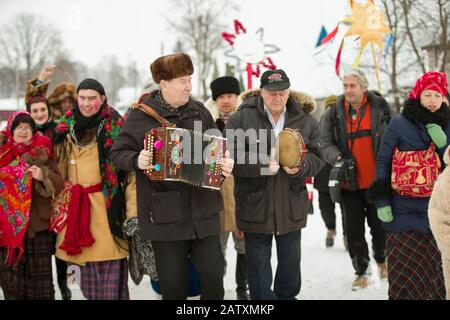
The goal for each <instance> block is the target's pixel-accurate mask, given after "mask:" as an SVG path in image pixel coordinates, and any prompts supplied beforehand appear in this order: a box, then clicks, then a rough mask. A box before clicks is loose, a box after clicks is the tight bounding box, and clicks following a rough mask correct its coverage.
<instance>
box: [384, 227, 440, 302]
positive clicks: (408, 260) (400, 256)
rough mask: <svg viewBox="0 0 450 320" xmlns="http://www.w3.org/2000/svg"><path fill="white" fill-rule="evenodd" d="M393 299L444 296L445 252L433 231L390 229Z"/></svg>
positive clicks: (390, 271)
mask: <svg viewBox="0 0 450 320" xmlns="http://www.w3.org/2000/svg"><path fill="white" fill-rule="evenodd" d="M386 250H387V264H388V281H389V292H388V294H389V299H393V300H443V299H445V283H444V274H443V271H442V260H441V253H440V251H439V249H438V247H437V245H436V241H435V239H434V237H433V235H432V234H431V233H429V234H423V233H421V232H418V231H408V232H386Z"/></svg>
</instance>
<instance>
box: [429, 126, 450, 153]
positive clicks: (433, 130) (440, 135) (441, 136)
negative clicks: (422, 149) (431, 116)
mask: <svg viewBox="0 0 450 320" xmlns="http://www.w3.org/2000/svg"><path fill="white" fill-rule="evenodd" d="M426 127H427V130H428V134H429V135H430V137H431V140H433V142H434V144H435V145H436V147H438V148H439V149H440V148H443V147H445V146H446V145H447V136H446V135H445V132H444V130H442V128H441V126H439V125H437V124H435V123H428V124H427V125H426Z"/></svg>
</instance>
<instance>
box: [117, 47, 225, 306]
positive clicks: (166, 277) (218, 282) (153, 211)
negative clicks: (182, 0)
mask: <svg viewBox="0 0 450 320" xmlns="http://www.w3.org/2000/svg"><path fill="white" fill-rule="evenodd" d="M150 68H151V72H152V76H153V80H154V81H155V82H156V83H158V84H159V85H160V90H156V91H154V92H152V93H150V95H149V96H148V97H147V98H145V100H144V104H146V105H148V106H150V107H151V108H153V110H154V111H156V113H158V114H159V115H160V116H161V117H163V118H165V119H166V120H168V121H169V122H171V123H173V124H175V125H176V126H177V127H178V128H185V129H192V130H193V129H194V122H196V125H198V124H200V125H201V129H202V131H203V132H204V131H205V130H207V129H211V128H215V124H214V121H213V119H212V117H211V115H210V113H209V112H208V110H207V109H206V108H205V107H204V105H203V104H202V103H200V102H198V101H195V100H193V99H191V98H190V93H191V91H192V85H191V78H192V77H191V76H192V74H193V72H194V68H193V65H192V61H191V58H190V57H189V56H188V55H187V54H183V53H181V54H173V55H168V56H163V57H160V58H158V59H156V60H155V61H154V62H153V63H152V65H151V67H150ZM160 126H161V124H160V123H159V122H157V121H156V120H155V119H154V118H153V117H151V116H149V115H148V114H146V113H144V112H142V111H141V110H138V109H136V110H133V111H131V112H130V113H129V114H128V117H127V119H126V121H125V123H124V127H123V129H122V131H121V133H120V135H119V139H118V141H117V142H116V143H115V144H114V146H113V148H112V150H111V153H110V157H111V160H112V161H113V162H114V163H115V164H116V165H117V166H118V167H119V168H120V169H122V170H126V171H135V172H136V184H137V201H138V220H139V227H140V230H141V236H142V238H143V239H150V240H151V244H152V247H153V250H154V252H155V258H156V270H157V273H158V278H159V281H160V286H161V294H162V296H163V299H186V295H187V283H188V281H187V267H188V261H189V259H190V260H191V261H192V262H193V264H194V265H195V268H196V269H197V271H198V272H199V273H200V287H201V292H202V295H201V299H214V300H219V299H223V295H224V289H223V279H222V271H223V262H222V259H221V250H220V241H219V233H220V220H219V212H220V210H222V198H221V196H220V193H219V192H218V191H211V190H209V189H201V188H198V187H194V186H191V185H189V184H187V183H183V182H173V181H152V180H150V179H149V178H148V177H147V176H146V175H145V174H144V170H146V169H150V168H152V167H151V166H150V152H149V151H146V150H143V149H144V138H145V134H146V133H147V132H149V131H150V130H151V129H153V128H156V127H160ZM195 129H197V128H195ZM232 169H233V160H232V159H227V158H226V157H225V158H224V161H223V172H222V173H223V175H224V176H229V175H230V173H231V171H232Z"/></svg>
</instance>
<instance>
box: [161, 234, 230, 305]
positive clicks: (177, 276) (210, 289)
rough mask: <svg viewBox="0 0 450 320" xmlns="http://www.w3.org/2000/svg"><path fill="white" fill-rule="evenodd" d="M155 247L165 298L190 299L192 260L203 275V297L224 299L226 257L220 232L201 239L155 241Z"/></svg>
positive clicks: (201, 285)
mask: <svg viewBox="0 0 450 320" xmlns="http://www.w3.org/2000/svg"><path fill="white" fill-rule="evenodd" d="M152 247H153V251H154V252H155V259H156V272H157V273H158V278H159V284H160V287H161V295H162V297H163V299H164V300H185V299H186V298H187V296H188V288H187V285H188V279H187V274H188V273H187V268H188V261H189V259H190V260H191V261H192V263H193V264H194V266H195V268H196V269H197V271H198V273H199V274H200V288H201V293H202V294H201V300H222V299H223V296H224V288H223V277H222V276H223V274H222V273H223V259H222V253H221V248H220V238H219V235H214V236H211V237H207V238H205V239H200V240H184V241H152Z"/></svg>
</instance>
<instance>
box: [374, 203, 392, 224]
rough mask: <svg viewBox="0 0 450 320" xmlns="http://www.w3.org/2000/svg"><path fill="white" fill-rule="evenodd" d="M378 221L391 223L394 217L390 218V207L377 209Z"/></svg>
mask: <svg viewBox="0 0 450 320" xmlns="http://www.w3.org/2000/svg"><path fill="white" fill-rule="evenodd" d="M377 214H378V219H380V220H381V221H383V222H391V221H392V220H393V219H394V217H393V216H392V209H391V206H385V207H382V208H378V209H377Z"/></svg>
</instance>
